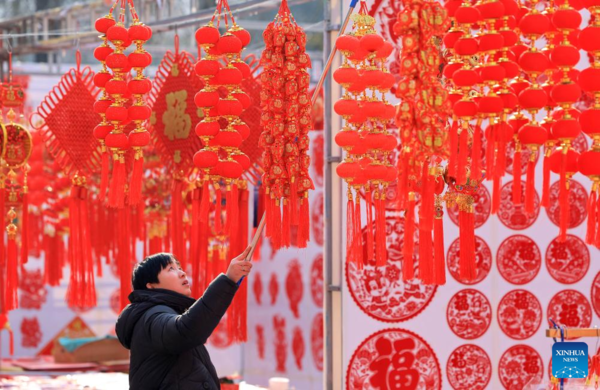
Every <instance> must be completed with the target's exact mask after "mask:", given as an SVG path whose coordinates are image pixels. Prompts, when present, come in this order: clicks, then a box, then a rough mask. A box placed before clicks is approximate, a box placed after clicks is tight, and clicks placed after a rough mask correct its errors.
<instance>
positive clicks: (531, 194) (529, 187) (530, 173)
mask: <svg viewBox="0 0 600 390" xmlns="http://www.w3.org/2000/svg"><path fill="white" fill-rule="evenodd" d="M531 153H534V152H533V151H532V152H531ZM526 180H527V181H526V183H525V212H526V213H528V214H532V213H533V211H534V202H533V200H534V198H535V160H529V162H528V163H527V179H526Z"/></svg>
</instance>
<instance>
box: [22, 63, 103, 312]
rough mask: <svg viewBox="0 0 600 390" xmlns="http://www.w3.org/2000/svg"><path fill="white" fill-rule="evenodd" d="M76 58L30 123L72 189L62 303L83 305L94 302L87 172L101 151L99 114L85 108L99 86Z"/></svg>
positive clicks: (97, 167) (91, 170)
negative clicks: (67, 266)
mask: <svg viewBox="0 0 600 390" xmlns="http://www.w3.org/2000/svg"><path fill="white" fill-rule="evenodd" d="M76 62H77V67H76V68H74V69H73V68H72V69H70V70H69V71H68V72H67V73H66V74H65V75H63V77H62V78H61V79H60V81H59V83H58V85H57V86H56V87H55V88H53V89H52V90H51V91H50V93H49V95H48V96H46V97H45V98H44V100H43V101H42V103H41V104H40V106H39V107H38V109H37V111H36V113H35V115H34V116H33V117H32V123H34V124H35V125H36V126H37V129H38V130H40V131H41V133H42V136H43V138H44V141H45V143H46V149H47V150H48V152H49V153H50V154H51V155H52V157H54V159H55V160H56V163H57V164H58V166H60V169H61V170H62V171H63V172H64V174H65V175H66V176H67V177H68V178H70V180H71V190H70V193H69V194H68V195H66V196H67V197H68V198H69V207H68V208H69V232H70V234H69V252H68V253H69V263H70V265H71V273H70V275H71V277H70V279H69V287H68V290H67V304H68V306H69V307H71V308H76V309H80V310H84V309H89V308H92V307H95V306H96V287H95V282H94V263H93V259H92V241H91V233H90V230H91V229H90V218H91V217H90V215H89V211H90V207H89V203H88V185H89V178H90V177H91V176H92V175H94V174H96V173H98V172H99V171H100V161H101V157H100V155H99V153H98V147H97V143H96V140H95V139H94V132H95V129H97V125H98V119H99V118H98V115H97V114H96V113H94V112H93V111H90V110H89V106H90V105H92V104H94V100H95V96H96V94H97V92H98V91H97V89H96V88H95V87H94V84H93V80H94V78H95V76H94V73H93V72H92V70H91V69H90V68H89V67H87V66H86V67H84V68H83V69H81V54H80V52H79V51H77V53H76ZM50 266H51V267H53V268H54V267H56V266H57V265H55V264H52V265H50ZM97 270H98V273H99V276H101V270H102V264H98V267H97Z"/></svg>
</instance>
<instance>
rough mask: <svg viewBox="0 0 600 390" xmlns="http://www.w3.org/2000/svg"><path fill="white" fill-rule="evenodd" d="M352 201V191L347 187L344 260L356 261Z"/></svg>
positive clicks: (348, 261)
mask: <svg viewBox="0 0 600 390" xmlns="http://www.w3.org/2000/svg"><path fill="white" fill-rule="evenodd" d="M354 235H355V228H354V202H353V200H352V191H351V190H350V188H348V202H347V204H346V262H347V263H357V261H356V260H357V259H356V256H355V254H354V250H355V246H354V239H353V237H354Z"/></svg>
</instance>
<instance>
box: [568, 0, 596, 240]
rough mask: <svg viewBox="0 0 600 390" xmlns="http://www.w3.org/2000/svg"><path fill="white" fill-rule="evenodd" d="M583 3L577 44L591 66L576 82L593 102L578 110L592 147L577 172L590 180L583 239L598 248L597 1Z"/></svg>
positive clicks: (580, 121)
mask: <svg viewBox="0 0 600 390" xmlns="http://www.w3.org/2000/svg"><path fill="white" fill-rule="evenodd" d="M584 4H585V7H586V8H587V9H588V10H589V12H590V21H589V24H588V26H587V27H585V28H584V29H582V30H581V32H580V33H579V45H580V47H581V48H582V49H583V50H585V51H586V52H588V58H589V59H590V67H588V68H586V69H584V70H582V71H581V73H580V74H579V85H580V86H581V89H582V90H583V91H584V93H586V94H588V95H591V96H592V98H593V104H592V106H591V107H590V108H589V109H587V110H585V111H583V112H582V113H581V115H580V116H579V124H580V125H581V130H582V131H583V132H584V133H585V134H587V135H588V136H590V137H591V138H592V146H591V148H590V150H588V151H586V152H583V153H582V154H581V156H580V157H579V160H578V171H579V172H581V173H582V174H583V175H585V176H587V177H588V178H589V179H590V180H591V181H592V190H591V193H590V197H589V200H588V209H587V215H588V220H587V233H586V236H585V242H586V243H588V244H590V245H594V246H595V247H597V248H600V226H599V223H600V199H599V194H598V191H600V39H598V37H600V2H598V1H585V2H584ZM561 207H562V204H561ZM561 222H562V221H561Z"/></svg>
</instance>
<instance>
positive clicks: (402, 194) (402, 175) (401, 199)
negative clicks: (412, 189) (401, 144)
mask: <svg viewBox="0 0 600 390" xmlns="http://www.w3.org/2000/svg"><path fill="white" fill-rule="evenodd" d="M401 153H402V155H401V157H400V158H399V159H398V209H400V210H403V209H404V208H405V206H406V201H407V198H408V192H407V188H408V163H409V158H410V156H409V154H408V153H406V152H404V151H402V152H401Z"/></svg>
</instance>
